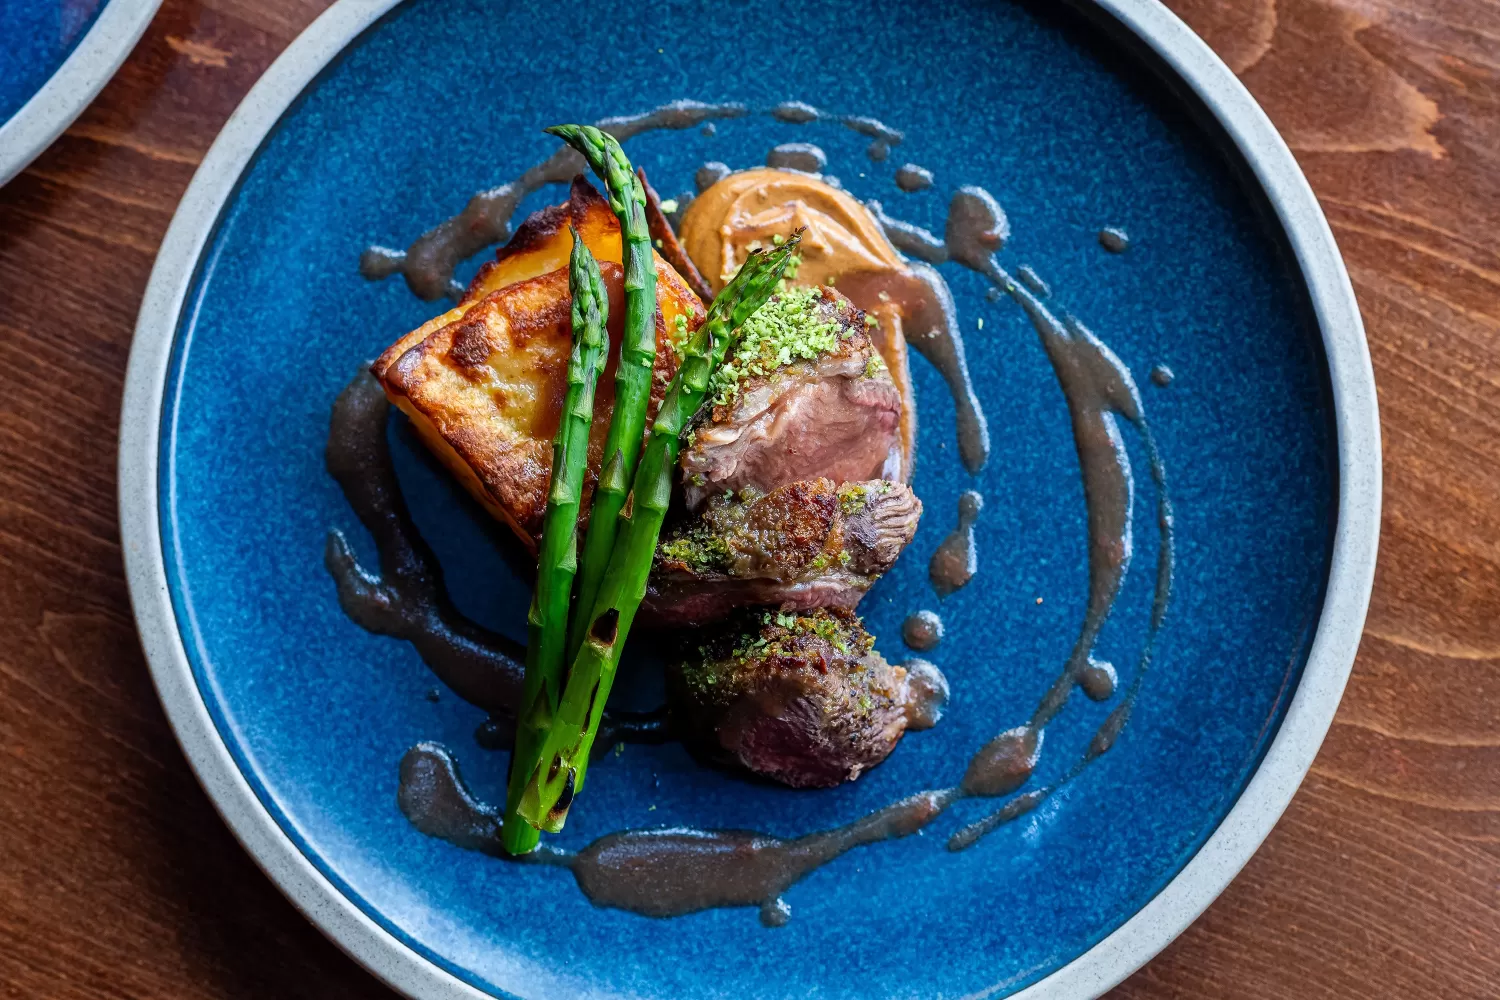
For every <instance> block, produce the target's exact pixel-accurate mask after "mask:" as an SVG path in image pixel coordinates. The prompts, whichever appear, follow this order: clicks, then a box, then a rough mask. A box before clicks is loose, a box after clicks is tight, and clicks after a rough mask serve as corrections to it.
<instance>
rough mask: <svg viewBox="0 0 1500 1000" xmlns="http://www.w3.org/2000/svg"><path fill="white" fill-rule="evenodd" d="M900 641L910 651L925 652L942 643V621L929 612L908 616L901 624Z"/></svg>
mask: <svg viewBox="0 0 1500 1000" xmlns="http://www.w3.org/2000/svg"><path fill="white" fill-rule="evenodd" d="M901 640H902V641H903V642H905V643H906V644H907V645H908V646H910V647H911V648H912V649H915V650H917V651H919V652H926V651H927V650H929V649H932V648H933V647H935V646H936V645H937V644H938V643H940V642H942V641H943V620H942V619H941V618H939V617H938V616H937V615H936V614H934V613H933V612H931V611H918V612H916V613H915V614H912V615H908V616H907V618H906V621H904V622H902V623H901Z"/></svg>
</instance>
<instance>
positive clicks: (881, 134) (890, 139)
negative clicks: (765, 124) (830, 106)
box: [769, 101, 906, 163]
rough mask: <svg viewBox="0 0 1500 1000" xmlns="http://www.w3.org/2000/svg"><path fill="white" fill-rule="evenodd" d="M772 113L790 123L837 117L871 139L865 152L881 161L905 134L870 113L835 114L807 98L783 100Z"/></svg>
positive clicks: (842, 122)
mask: <svg viewBox="0 0 1500 1000" xmlns="http://www.w3.org/2000/svg"><path fill="white" fill-rule="evenodd" d="M769 114H770V116H771V117H772V118H774V119H776V120H777V121H779V122H783V123H785V124H787V125H806V124H808V123H810V122H817V121H837V122H838V123H839V124H841V125H843V126H844V127H845V128H847V129H849V130H850V131H851V132H857V133H859V134H860V135H862V136H864V137H865V138H867V139H869V140H870V145H869V146H868V147H867V148H866V149H865V155H866V156H868V157H869V158H870V159H871V160H874V161H875V162H877V163H879V162H880V161H882V160H884V159H885V158H886V157H888V156H890V155H891V147H892V146H899V145H901V140H902V139H905V138H906V135H905V133H903V132H902V131H901V130H900V129H894V128H891V127H890V126H889V125H887V124H885V123H884V122H882V121H880V120H879V119H878V118H871V117H869V116H868V115H833V114H829V113H828V112H826V111H820V110H818V109H817V108H815V107H813V106H812V105H811V104H808V103H806V102H805V101H783V102H782V103H780V104H778V105H776V106H775V107H774V108H772V109H771V110H770V112H769Z"/></svg>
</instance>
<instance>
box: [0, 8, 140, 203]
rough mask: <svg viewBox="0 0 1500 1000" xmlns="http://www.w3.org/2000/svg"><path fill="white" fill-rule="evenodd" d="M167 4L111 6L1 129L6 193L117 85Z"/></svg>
mask: <svg viewBox="0 0 1500 1000" xmlns="http://www.w3.org/2000/svg"><path fill="white" fill-rule="evenodd" d="M160 6H161V0H105V4H104V9H103V10H101V11H100V12H99V16H98V17H96V18H95V19H94V23H93V24H92V25H90V26H89V30H88V31H87V32H86V33H85V34H84V36H83V39H82V40H81V41H80V42H79V43H78V44H77V45H76V46H75V47H74V48H73V51H72V52H70V53H68V58H66V59H64V60H63V61H62V65H60V66H58V67H57V70H56V71H55V72H54V73H53V74H52V75H51V76H50V77H48V78H47V82H46V83H44V84H42V87H41V89H40V90H38V91H37V92H36V93H35V94H32V95H31V97H30V98H28V99H27V101H26V103H25V104H23V105H21V107H20V108H19V109H17V110H16V113H15V114H13V115H11V116H10V118H8V119H7V120H6V121H5V122H3V123H0V187H4V186H5V185H6V184H8V183H9V182H10V181H11V180H12V179H13V178H14V177H15V176H16V175H17V174H19V173H20V172H21V171H23V170H25V169H26V168H27V167H28V166H30V165H31V161H32V160H35V159H36V158H37V157H38V156H40V155H42V153H43V152H44V151H45V150H46V149H47V147H48V146H51V145H52V143H53V142H54V141H56V139H57V137H58V136H60V135H62V134H63V132H64V131H66V130H67V128H68V126H69V125H71V124H73V122H74V121H76V120H77V118H78V116H79V115H81V114H83V110H84V109H85V108H87V107H88V106H89V105H90V104H92V103H93V101H94V98H95V97H97V96H99V91H101V90H103V89H104V85H105V84H107V83H108V82H109V81H110V80H112V79H114V76H115V73H116V72H117V71H118V70H119V69H120V66H121V65H122V64H123V63H124V62H125V59H126V57H127V56H129V55H130V53H131V50H133V49H134V48H135V43H136V42H138V41H140V40H141V36H142V35H144V34H145V33H146V28H147V26H149V25H150V24H151V19H152V18H154V17H155V16H156V11H157V8H159V7H160Z"/></svg>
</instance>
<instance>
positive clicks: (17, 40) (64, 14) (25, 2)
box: [0, 0, 105, 124]
mask: <svg viewBox="0 0 1500 1000" xmlns="http://www.w3.org/2000/svg"><path fill="white" fill-rule="evenodd" d="M104 3H105V0H4V2H3V3H0V50H3V53H4V54H3V55H0V124H4V123H5V122H6V121H7V120H8V119H9V118H10V117H11V115H14V114H15V113H16V112H17V111H19V110H20V109H21V105H23V104H25V103H26V102H27V101H29V100H31V98H32V96H33V95H34V94H35V93H36V92H37V91H38V90H41V89H42V86H43V85H44V84H45V83H46V82H47V81H48V80H49V79H51V77H52V74H53V73H56V72H57V68H58V67H59V66H61V65H62V64H63V60H65V59H67V58H68V55H69V54H70V53H71V52H72V51H73V47H74V46H75V45H77V44H78V43H79V41H81V40H82V39H83V36H84V35H85V34H86V33H87V32H88V30H89V27H90V26H91V25H92V24H93V23H94V18H95V17H97V16H98V14H99V11H100V10H102V9H103V8H104Z"/></svg>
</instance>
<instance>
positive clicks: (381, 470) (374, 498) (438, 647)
mask: <svg viewBox="0 0 1500 1000" xmlns="http://www.w3.org/2000/svg"><path fill="white" fill-rule="evenodd" d="M389 413H390V403H389V402H387V400H386V397H385V392H384V390H382V389H381V387H380V383H379V382H377V381H375V378H374V377H373V376H372V375H370V373H369V372H367V371H364V370H361V371H360V373H359V374H358V375H356V376H355V377H354V380H353V381H352V382H350V383H349V385H348V387H347V388H345V389H344V391H343V392H342V393H340V394H339V397H338V400H337V401H336V402H335V403H334V404H333V416H332V419H331V420H330V421H329V427H328V446H327V451H326V458H327V464H328V471H329V473H331V474H332V476H333V478H334V480H335V481H337V482H338V484H339V486H340V487H342V488H343V491H344V496H345V498H346V499H347V500H348V501H349V506H350V507H352V508H353V509H354V513H355V515H356V516H357V517H358V518H359V520H360V523H361V524H363V525H364V526H365V528H366V529H367V530H368V531H369V532H370V534H371V536H372V537H373V538H374V539H375V545H376V549H377V550H378V552H379V553H380V575H379V576H376V575H375V574H373V573H370V572H369V571H368V570H366V569H364V568H363V567H362V566H360V565H359V563H358V561H357V560H356V559H355V558H354V553H353V551H352V550H351V549H350V548H349V543H348V541H347V540H346V539H345V538H344V536H343V534H342V533H341V532H338V531H331V532H329V533H328V542H327V546H326V548H325V550H324V556H323V562H324V565H326V566H327V567H328V572H329V573H330V574H332V576H333V579H334V582H335V583H336V584H337V585H338V593H339V604H340V606H341V607H343V609H344V613H345V614H347V615H348V616H349V617H350V618H351V619H353V621H354V622H355V623H356V624H358V625H360V626H361V627H363V628H364V629H366V630H368V631H370V632H374V633H376V634H377V635H388V636H391V637H393V638H396V639H405V640H406V641H408V642H410V643H411V644H412V645H413V646H415V647H416V649H417V652H418V653H419V654H420V655H421V657H422V659H423V660H424V661H425V662H426V663H427V665H428V666H429V667H430V668H432V672H433V673H434V674H436V675H437V676H438V678H439V679H440V680H442V682H443V683H444V684H447V685H448V687H450V688H452V689H453V691H454V693H456V694H457V695H458V696H459V697H460V698H462V699H464V700H465V701H467V702H470V703H471V704H473V705H477V706H478V707H479V708H482V709H484V710H485V711H487V712H490V713H492V714H494V715H500V716H504V717H506V718H511V717H513V715H514V706H515V703H516V700H517V699H519V698H520V696H521V679H522V677H523V675H524V673H525V667H524V666H523V661H524V659H525V655H526V653H525V649H524V647H523V646H522V645H521V644H520V643H518V642H515V641H513V640H511V639H508V638H506V637H505V636H503V635H500V634H498V633H495V632H491V631H489V630H488V629H486V628H483V627H481V626H480V625H477V624H475V623H474V622H472V621H470V620H469V619H467V618H465V617H464V616H463V615H461V614H459V612H458V611H457V609H456V608H454V606H453V602H452V601H451V600H450V599H449V597H448V591H447V588H446V587H445V586H444V585H443V571H442V568H441V567H440V566H439V565H438V562H437V557H436V556H434V555H433V552H432V549H431V548H430V547H428V545H427V543H426V542H425V541H424V540H423V539H422V536H421V535H420V534H418V532H417V529H416V526H415V525H414V524H413V523H412V520H411V513H410V512H409V511H408V510H407V508H406V501H405V500H403V499H402V496H401V487H400V485H399V484H398V483H397V482H396V470H395V467H394V466H393V465H392V464H391V454H390V447H389V445H388V443H387V441H386V421H387V417H388V415H389Z"/></svg>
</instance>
